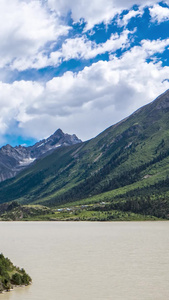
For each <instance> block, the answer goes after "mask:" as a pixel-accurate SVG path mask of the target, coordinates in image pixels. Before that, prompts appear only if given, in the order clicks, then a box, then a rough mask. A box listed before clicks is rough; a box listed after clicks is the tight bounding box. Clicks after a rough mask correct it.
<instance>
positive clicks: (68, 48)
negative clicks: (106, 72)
mask: <svg viewBox="0 0 169 300" xmlns="http://www.w3.org/2000/svg"><path fill="white" fill-rule="evenodd" d="M130 33H131V32H130V31H128V30H124V32H123V33H122V34H121V35H118V34H112V35H111V37H110V39H109V40H107V41H106V42H105V43H100V44H97V43H96V42H94V41H91V40H89V39H87V37H86V36H85V35H83V36H81V37H75V38H71V39H66V40H65V42H64V43H63V44H62V47H61V49H60V50H58V51H55V52H51V53H50V55H49V54H46V53H43V52H40V53H39V54H37V55H36V56H34V57H32V58H31V59H29V60H27V58H22V59H17V60H15V61H14V62H13V64H12V65H11V68H12V69H17V70H19V71H23V70H26V69H28V68H36V69H39V68H43V67H46V66H57V65H59V64H61V62H63V61H67V60H70V59H91V58H94V57H96V56H97V55H99V54H104V53H106V52H108V53H113V52H115V51H116V50H117V49H121V48H124V47H126V46H128V43H129V38H128V35H129V34H130Z"/></svg>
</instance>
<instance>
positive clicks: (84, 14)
mask: <svg viewBox="0 0 169 300" xmlns="http://www.w3.org/2000/svg"><path fill="white" fill-rule="evenodd" d="M157 2H159V1H157V0H128V1H126V0H92V1H91V0H85V1H79V0H73V1H70V0H62V1H58V0H48V4H49V6H50V7H51V8H52V9H53V10H55V11H60V13H61V14H66V13H67V12H69V11H71V12H72V18H73V20H74V22H79V20H80V19H81V18H83V19H84V20H85V21H86V22H87V26H86V30H88V29H91V28H93V26H94V25H95V24H99V23H101V22H105V23H109V22H110V20H111V19H112V18H113V17H114V16H115V15H116V14H117V13H121V12H122V10H125V9H131V7H132V6H133V5H140V6H141V7H144V6H147V5H154V4H155V3H157ZM166 2H168V3H169V1H168V0H167V1H166Z"/></svg>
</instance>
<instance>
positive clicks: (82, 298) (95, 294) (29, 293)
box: [0, 222, 169, 300]
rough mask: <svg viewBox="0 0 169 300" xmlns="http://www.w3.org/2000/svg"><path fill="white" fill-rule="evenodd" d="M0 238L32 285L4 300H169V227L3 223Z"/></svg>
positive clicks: (154, 224) (0, 244) (162, 224)
mask: <svg viewBox="0 0 169 300" xmlns="http://www.w3.org/2000/svg"><path fill="white" fill-rule="evenodd" d="M0 233H1V234H0V251H2V252H3V254H4V255H5V256H8V257H9V258H10V259H11V260H12V261H13V262H14V264H15V265H18V266H19V267H24V268H25V270H26V271H27V272H28V273H29V275H30V276H31V277H32V279H33V284H32V285H31V286H30V287H26V288H17V289H15V290H14V291H12V292H11V293H5V294H3V295H0V300H1V299H2V300H46V299H50V300H99V299H100V300H109V299H111V300H168V299H169V222H111V223H90V222H87V223H85V222H84V223H83V222H1V223H0Z"/></svg>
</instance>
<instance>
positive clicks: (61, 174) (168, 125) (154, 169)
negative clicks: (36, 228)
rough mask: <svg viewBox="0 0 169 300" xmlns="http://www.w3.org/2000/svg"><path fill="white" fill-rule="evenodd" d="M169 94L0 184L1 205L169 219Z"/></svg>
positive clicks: (60, 149)
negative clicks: (82, 209) (81, 208)
mask: <svg viewBox="0 0 169 300" xmlns="http://www.w3.org/2000/svg"><path fill="white" fill-rule="evenodd" d="M168 187H169V91H167V92H166V93H164V94H163V95H161V96H160V97H158V98H157V99H156V100H155V101H153V102H152V103H150V104H148V105H146V106H144V107H143V108H141V109H139V110H138V111H136V112H135V113H134V114H132V115H131V116H130V117H128V118H126V119H125V120H123V121H121V122H119V123H118V124H116V125H113V126H111V127H110V128H108V129H107V130H105V131H104V132H102V133H101V134H100V135H98V136H97V137H96V138H94V139H92V140H90V141H87V142H84V143H81V144H77V145H73V146H70V147H62V148H58V149H57V150H56V151H55V152H53V153H52V154H51V155H50V156H47V157H45V158H43V159H40V160H39V161H37V162H36V163H35V164H34V165H32V166H31V167H30V168H28V169H26V170H25V171H24V172H22V173H20V174H19V175H18V176H17V177H15V178H14V179H11V180H7V181H5V182H3V183H1V184H0V203H4V202H9V201H13V200H17V201H18V202H19V203H21V204H43V205H45V206H48V207H49V206H50V207H53V208H56V207H59V206H64V205H66V206H67V207H70V206H72V205H75V204H78V203H79V205H83V204H93V203H100V202H102V201H103V202H106V204H105V206H104V208H103V207H102V208H99V207H97V206H96V207H95V208H94V209H95V211H98V210H99V211H102V212H103V211H105V212H110V211H112V210H118V211H121V212H123V213H124V212H133V213H136V214H144V215H152V216H156V217H160V218H161V217H162V218H168V215H169V189H168Z"/></svg>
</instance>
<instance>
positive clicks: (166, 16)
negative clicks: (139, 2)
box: [149, 4, 169, 23]
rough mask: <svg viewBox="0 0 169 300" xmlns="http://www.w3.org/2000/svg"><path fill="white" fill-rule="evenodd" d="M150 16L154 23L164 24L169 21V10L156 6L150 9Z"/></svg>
mask: <svg viewBox="0 0 169 300" xmlns="http://www.w3.org/2000/svg"><path fill="white" fill-rule="evenodd" d="M149 10H150V15H151V17H152V20H153V21H157V22H158V23H162V22H164V21H167V20H169V8H168V7H162V6H160V5H159V4H155V5H154V6H153V7H150V9H149Z"/></svg>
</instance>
